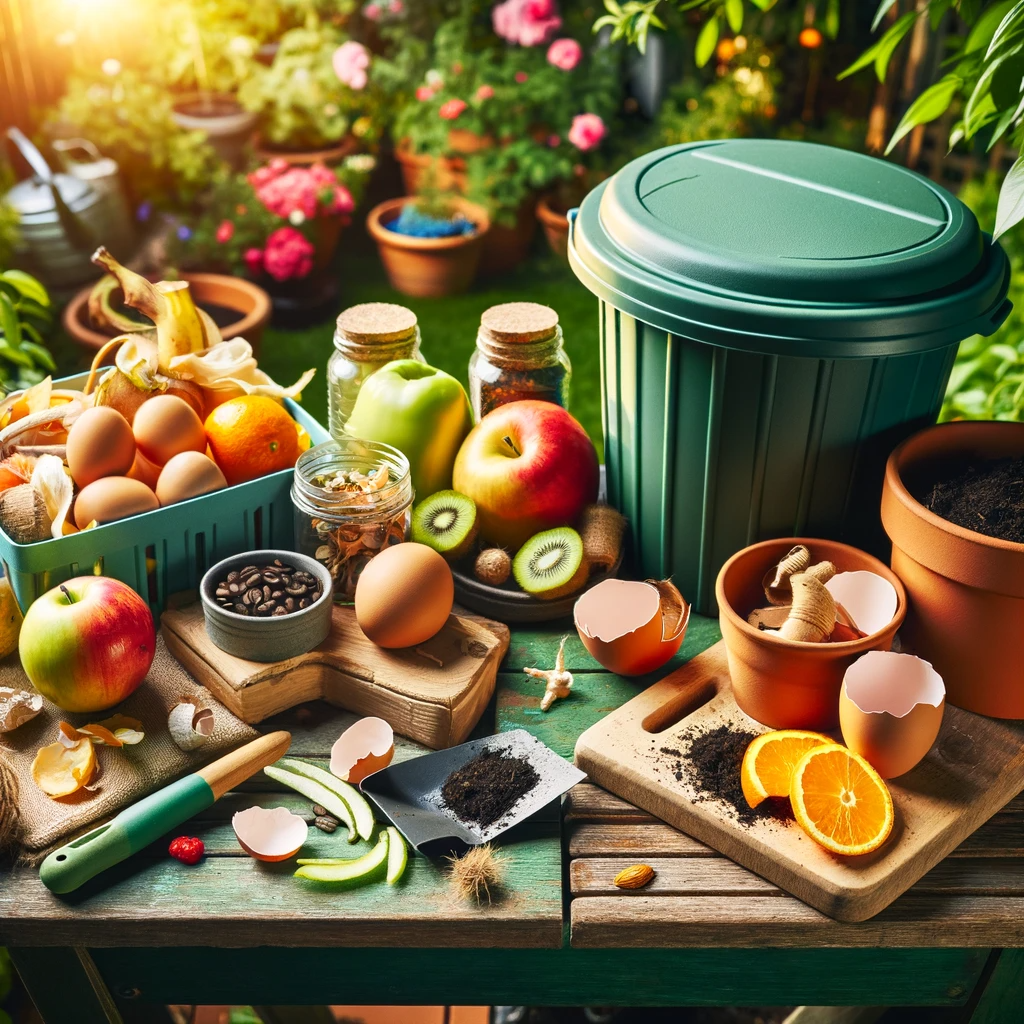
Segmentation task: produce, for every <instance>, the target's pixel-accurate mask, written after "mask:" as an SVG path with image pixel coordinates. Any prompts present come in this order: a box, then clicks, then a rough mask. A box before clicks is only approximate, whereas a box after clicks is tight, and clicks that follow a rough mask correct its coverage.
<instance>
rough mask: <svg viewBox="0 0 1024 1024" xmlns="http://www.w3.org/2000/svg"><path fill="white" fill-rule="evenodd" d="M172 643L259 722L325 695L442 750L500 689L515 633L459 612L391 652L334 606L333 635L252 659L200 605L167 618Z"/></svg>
mask: <svg viewBox="0 0 1024 1024" xmlns="http://www.w3.org/2000/svg"><path fill="white" fill-rule="evenodd" d="M160 621H161V625H162V627H163V634H164V641H165V643H166V644H167V647H168V649H169V650H170V651H171V653H172V654H173V655H174V656H175V657H176V658H177V659H178V661H180V662H181V664H182V665H183V666H184V667H185V669H186V670H187V671H188V672H190V673H191V674H192V676H193V677H194V678H195V679H196V680H197V681H198V682H200V683H202V684H203V685H204V686H205V687H207V689H209V690H210V692H211V693H213V695H214V696H215V697H216V698H217V700H219V701H220V702H221V703H222V704H224V705H225V707H227V708H228V709H229V710H231V711H232V712H233V713H234V714H236V715H237V716H238V717H239V718H241V719H242V721H244V722H249V723H250V724H255V723H256V722H262V721H263V719H265V718H269V717H270V716H271V715H276V714H278V713H279V712H281V711H285V710H287V709H288V708H290V707H294V706H295V705H296V704H302V703H304V702H306V701H309V700H317V699H323V700H325V701H327V702H328V703H329V704H334V705H335V706H336V707H340V708H344V709H345V710H346V711H352V712H355V713H356V714H359V715H378V716H379V717H381V718H383V719H385V720H386V721H387V722H388V723H390V725H391V727H392V728H393V729H394V730H395V732H397V733H400V734H401V735H402V736H407V737H409V739H412V740H416V741H417V742H419V743H422V744H424V745H425V746H428V747H431V748H432V749H435V750H440V749H442V748H444V747H451V746H455V745H456V744H458V743H461V742H462V741H463V740H465V739H466V737H467V736H468V735H469V733H470V732H471V731H472V729H473V727H474V726H475V725H476V723H477V721H478V720H479V719H480V716H481V714H483V711H484V708H486V707H487V704H488V702H489V701H490V699H491V695H492V694H493V693H494V681H495V678H496V676H497V672H498V665H499V664H500V663H501V659H502V658H503V657H504V656H505V651H507V650H508V643H509V630H508V627H507V626H505V625H503V624H502V623H500V622H492V621H490V620H489V619H483V618H480V617H479V616H476V615H470V614H468V613H465V612H459V611H456V612H453V613H452V614H451V615H450V616H449V617H448V621H447V623H446V624H445V626H444V628H443V629H442V630H441V632H440V633H438V634H437V635H436V636H435V637H432V638H431V639H430V640H428V641H427V642H426V643H424V644H421V645H420V646H419V647H416V648H407V649H404V650H394V651H389V650H384V649H383V648H381V647H378V646H377V645H376V644H374V643H371V642H370V641H369V640H367V638H366V636H365V635H364V634H363V631H362V630H361V629H360V628H359V626H358V624H357V623H356V618H355V612H354V610H353V609H352V608H349V607H341V606H338V605H335V607H334V624H333V626H332V628H331V635H330V636H329V637H328V638H327V640H325V641H324V643H322V644H321V645H320V646H319V647H317V648H314V649H313V650H312V651H310V652H309V653H308V654H302V655H300V656H299V657H297V658H290V659H288V660H287V661H278V662H258V661H245V660H244V659H242V658H236V657H234V656H233V655H231V654H225V653H224V651H222V650H221V649H220V648H219V647H216V646H215V645H214V643H213V641H211V640H210V638H209V636H208V635H207V633H206V625H205V622H204V619H203V609H202V606H201V605H200V604H199V603H194V604H190V605H187V606H185V607H181V608H176V609H169V610H167V611H165V612H164V613H163V615H162V616H161V619H160Z"/></svg>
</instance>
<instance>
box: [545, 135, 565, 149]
mask: <svg viewBox="0 0 1024 1024" xmlns="http://www.w3.org/2000/svg"><path fill="white" fill-rule="evenodd" d="M561 144H562V136H561V135H553V134H552V135H549V136H548V145H549V146H550V147H551V148H552V149H557V148H558V147H559V146H560V145H561Z"/></svg>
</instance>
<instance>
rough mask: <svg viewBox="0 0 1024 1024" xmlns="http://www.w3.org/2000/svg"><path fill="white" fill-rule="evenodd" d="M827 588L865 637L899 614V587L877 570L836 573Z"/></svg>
mask: <svg viewBox="0 0 1024 1024" xmlns="http://www.w3.org/2000/svg"><path fill="white" fill-rule="evenodd" d="M825 589H826V590H828V592H829V593H830V594H831V595H832V597H833V598H835V601H836V603H837V604H841V605H842V606H843V610H844V611H845V612H846V614H847V616H848V617H849V619H850V625H852V626H854V627H855V628H856V629H858V630H859V631H860V632H861V633H863V634H864V635H865V636H871V635H872V634H873V633H878V632H879V631H880V630H883V629H885V627H886V626H888V625H889V623H890V622H892V620H893V618H895V616H896V607H897V605H898V604H899V597H898V596H897V594H896V588H895V587H894V586H893V585H892V584H891V583H890V582H889V581H888V580H887V579H885V577H884V576H879V575H878V574H877V573H874V572H868V571H867V570H865V569H859V570H857V571H856V572H840V573H836V575H835V576H833V577H832V579H830V580H829V581H828V582H827V583H826V584H825Z"/></svg>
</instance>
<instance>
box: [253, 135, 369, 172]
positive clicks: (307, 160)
mask: <svg viewBox="0 0 1024 1024" xmlns="http://www.w3.org/2000/svg"><path fill="white" fill-rule="evenodd" d="M252 151H253V153H254V154H255V156H256V159H257V160H259V161H260V162H261V163H267V164H268V163H270V161H271V160H284V161H285V162H286V163H289V164H291V165H292V166H293V167H312V166H313V164H326V165H327V166H328V167H335V166H337V165H338V164H340V163H341V162H342V161H343V160H344V159H345V157H347V156H352V154H353V153H356V152H358V151H359V142H358V140H357V139H356V137H355V136H354V135H346V136H345V137H344V138H343V139H341V140H340V141H339V142H338V143H336V144H335V145H333V146H325V147H324V148H323V149H309V150H299V149H278V148H275V147H274V145H273V144H272V143H270V142H267V141H266V140H265V139H264V138H263V136H262V135H260V133H259V132H256V134H255V135H253V137H252Z"/></svg>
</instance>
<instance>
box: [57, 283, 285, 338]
mask: <svg viewBox="0 0 1024 1024" xmlns="http://www.w3.org/2000/svg"><path fill="white" fill-rule="evenodd" d="M181 277H182V280H185V281H188V283H189V288H190V290H191V292H192V298H193V299H194V300H195V301H196V302H197V303H198V304H199V305H202V304H203V303H212V304H213V305H215V306H226V307H227V308H228V309H237V310H238V320H237V321H236V322H235V323H232V324H228V326H227V327H222V328H221V329H220V333H221V334H222V335H223V337H224V339H225V341H226V340H228V339H230V338H245V340H246V341H247V342H249V344H250V345H252V350H253V352H254V353H257V354H258V353H259V348H260V342H261V340H262V338H263V328H264V327H266V325H267V321H268V320H269V319H270V296H269V295H268V294H267V293H266V292H265V291H264V290H263V289H262V288H261V287H260V286H259V285H257V284H253V283H252V281H246V280H245V278H242V277H229V276H228V275H227V274H182V275H181ZM92 289H93V285H89V286H88V287H87V288H83V289H82V290H81V291H80V292H77V293H76V294H75V296H74V298H72V300H71V301H70V302H69V303H68V304H67V306H65V307H64V314H63V316H62V318H61V322H62V323H63V325H64V330H65V331H67V332H68V334H70V335H71V337H72V338H74V340H75V341H77V342H78V343H79V344H80V345H85V346H86V347H87V348H100V347H101V346H102V345H105V344H106V343H107V342H108V341H110V339H111V337H112V335H110V334H104V333H103V332H102V331H97V330H96V329H95V328H94V327H93V326H92V324H91V322H90V321H89V293H90V292H91V291H92ZM140 326H141V325H140Z"/></svg>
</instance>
